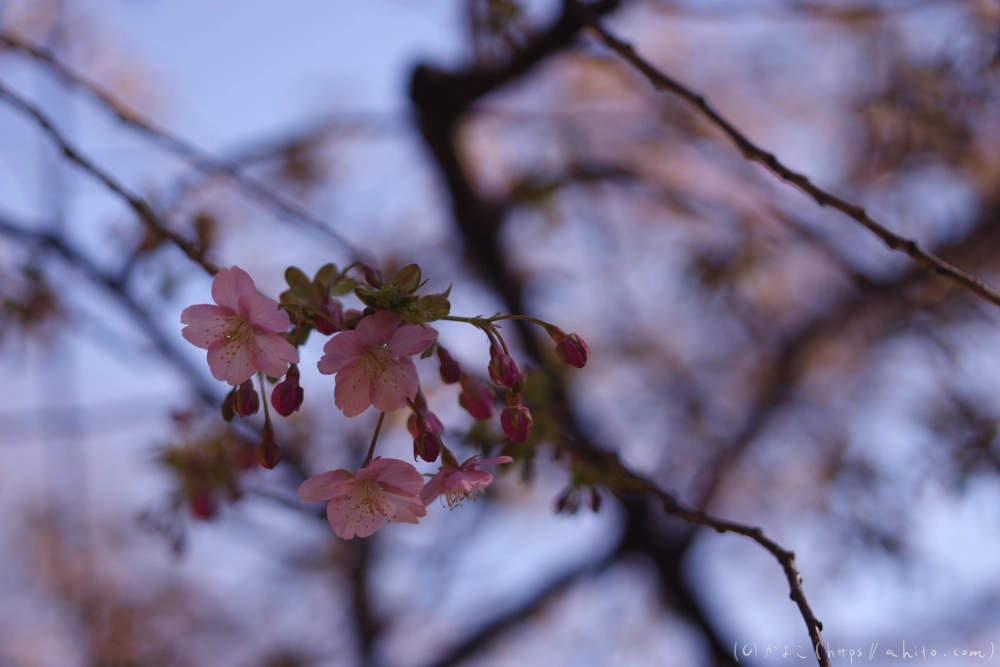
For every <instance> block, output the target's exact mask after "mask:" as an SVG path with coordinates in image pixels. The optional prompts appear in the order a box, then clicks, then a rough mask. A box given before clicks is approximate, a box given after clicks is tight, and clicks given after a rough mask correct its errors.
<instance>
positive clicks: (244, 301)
mask: <svg viewBox="0 0 1000 667" xmlns="http://www.w3.org/2000/svg"><path fill="white" fill-rule="evenodd" d="M238 305H239V308H238V309H237V312H238V313H239V315H240V317H242V318H243V319H245V320H246V321H247V322H249V323H250V324H252V325H254V326H255V327H260V328H261V329H266V330H267V331H275V332H277V333H281V332H283V331H288V328H289V327H291V326H292V321H291V320H290V319H288V313H287V312H285V311H284V310H281V309H280V308H278V302H277V301H275V300H274V299H268V298H267V297H266V296H263V295H262V294H257V293H256V292H254V293H252V294H244V295H243V296H241V297H240V298H239V301H238Z"/></svg>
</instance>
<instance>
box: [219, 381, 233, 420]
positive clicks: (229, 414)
mask: <svg viewBox="0 0 1000 667" xmlns="http://www.w3.org/2000/svg"><path fill="white" fill-rule="evenodd" d="M235 402H236V387H233V388H232V389H231V390H230V392H229V393H228V394H226V397H225V398H224V399H222V406H221V408H222V421H224V422H226V423H227V424H228V423H229V422H231V421H233V419H235V418H236V408H234V407H233V405H234V404H235Z"/></svg>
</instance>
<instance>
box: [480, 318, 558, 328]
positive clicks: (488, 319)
mask: <svg viewBox="0 0 1000 667" xmlns="http://www.w3.org/2000/svg"><path fill="white" fill-rule="evenodd" d="M486 320H487V321H488V322H497V321H499V320H524V321H525V322H531V323H532V324H537V325H538V326H540V327H545V328H548V327H550V326H552V325H551V324H549V323H548V322H543V321H542V320H539V319H537V318H534V317H528V316H527V315H495V316H493V317H487V318H486Z"/></svg>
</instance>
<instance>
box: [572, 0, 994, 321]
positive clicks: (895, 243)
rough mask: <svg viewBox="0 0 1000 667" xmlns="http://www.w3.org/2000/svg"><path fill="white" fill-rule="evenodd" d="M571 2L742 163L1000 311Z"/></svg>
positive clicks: (973, 286) (966, 279)
mask: <svg viewBox="0 0 1000 667" xmlns="http://www.w3.org/2000/svg"><path fill="white" fill-rule="evenodd" d="M570 1H571V2H572V5H573V7H574V8H575V11H576V12H577V14H578V15H579V16H580V20H581V21H583V22H584V23H586V24H587V25H588V26H590V27H591V28H592V29H593V30H594V31H595V32H596V33H597V34H598V35H599V36H600V38H601V40H602V41H603V42H604V43H605V44H606V45H607V47H608V48H609V49H611V50H612V51H614V52H615V53H617V54H618V55H620V56H621V57H622V58H624V59H625V60H626V61H627V62H628V63H629V64H630V65H632V66H633V67H634V68H635V69H636V70H638V71H639V72H640V73H641V74H642V75H643V76H644V77H645V78H646V79H647V80H648V81H649V82H650V83H651V84H652V85H653V87H654V88H656V89H657V90H665V91H667V92H670V93H673V94H674V95H677V96H678V97H680V98H682V99H683V100H685V101H686V102H688V103H689V104H691V105H692V106H694V107H695V108H696V109H698V111H699V112H700V113H701V114H702V115H703V116H705V118H707V119H708V120H709V121H710V122H711V123H712V124H713V125H715V126H716V127H718V128H719V129H721V130H722V131H723V132H725V133H726V135H728V136H729V138H730V139H731V140H732V142H733V143H734V144H736V147H737V148H738V149H739V150H740V152H741V153H742V154H743V157H744V158H746V159H747V160H750V161H751V162H759V163H760V164H762V165H764V167H766V168H767V169H768V170H769V171H770V172H771V173H773V174H775V175H776V176H778V177H780V178H781V179H782V180H784V181H787V182H789V183H792V184H793V185H795V186H797V187H798V188H799V189H800V190H802V191H803V192H805V193H806V194H807V195H809V196H810V197H812V198H813V200H815V201H816V203H817V204H819V205H820V206H829V207H831V208H834V209H836V210H838V211H840V212H841V213H843V214H844V215H846V216H848V217H850V218H852V219H854V220H856V221H857V222H858V223H859V224H861V225H862V226H863V227H865V228H866V229H867V230H868V231H870V232H871V233H872V234H874V235H875V236H877V237H879V238H880V239H882V242H883V243H885V244H886V245H887V246H888V247H889V248H890V249H891V250H895V251H897V252H901V253H903V254H905V255H907V256H909V257H910V258H911V259H912V260H913V261H915V262H916V263H917V264H919V265H920V266H922V267H923V268H925V269H927V270H928V271H931V272H933V273H936V274H938V275H940V276H944V277H945V278H948V279H949V280H951V281H953V282H955V283H958V284H959V285H961V286H962V287H964V288H965V289H967V290H969V291H970V292H972V293H974V294H976V295H978V296H980V297H982V298H983V299H985V300H987V301H989V302H990V303H992V304H993V305H995V306H1000V292H997V291H996V290H994V289H993V288H991V287H990V286H989V285H987V284H986V283H984V282H983V281H982V280H980V279H979V278H977V277H975V276H973V275H970V274H968V273H966V272H965V271H962V270H961V269H959V268H957V267H955V266H952V265H951V264H949V263H948V262H946V261H944V260H943V259H941V258H940V257H938V256H937V255H934V254H933V253H930V252H927V251H926V250H923V249H922V248H921V247H920V246H919V245H917V242H916V241H913V240H911V239H908V238H905V237H902V236H899V235H898V234H896V233H894V232H892V231H890V230H889V229H887V228H886V227H884V226H882V225H881V224H880V223H878V222H876V221H875V220H874V219H872V217H871V216H869V215H868V213H867V212H865V209H864V208H862V207H861V206H858V205H856V204H852V203H851V202H848V201H846V200H844V199H841V198H840V197H837V196H836V195H833V194H831V193H829V192H827V191H826V190H824V189H822V188H820V187H817V186H816V185H813V183H812V182H811V181H810V180H809V178H808V177H807V176H805V175H803V174H800V173H798V172H795V171H792V170H791V169H789V168H788V167H787V166H785V165H784V164H783V163H782V162H780V161H779V160H778V158H776V157H775V156H774V154H772V153H769V152H768V151H766V150H764V149H763V148H760V147H759V146H757V145H756V144H754V143H753V142H752V141H750V140H749V139H748V138H747V137H746V136H745V135H743V133H742V132H740V131H739V130H737V129H736V127H735V126H733V124H732V123H730V122H729V121H728V120H727V119H726V118H725V117H723V116H722V115H721V114H720V113H719V112H717V111H716V110H715V109H713V108H712V106H711V105H709V103H708V101H707V100H706V99H705V97H704V96H703V95H700V94H699V93H696V92H694V91H693V90H691V89H690V88H688V87H686V86H684V85H683V84H681V83H680V82H678V81H677V80H675V79H674V78H672V77H670V76H667V75H666V74H664V73H663V72H661V71H660V70H658V69H657V68H655V67H654V66H653V65H651V64H650V63H649V62H648V61H647V60H645V59H644V58H642V57H641V56H639V55H638V54H637V53H636V52H635V49H633V48H632V46H631V45H630V44H628V43H626V42H623V41H621V40H620V39H618V38H617V37H615V36H614V35H612V34H611V33H609V32H608V31H607V30H606V29H605V28H604V27H603V26H602V25H601V23H600V22H599V21H598V20H597V18H596V17H595V16H594V15H593V14H592V13H591V12H590V11H589V10H588V9H587V8H586V7H584V6H583V5H581V4H580V3H578V2H575V0H570Z"/></svg>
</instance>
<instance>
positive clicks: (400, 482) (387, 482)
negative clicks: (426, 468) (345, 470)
mask: <svg viewBox="0 0 1000 667" xmlns="http://www.w3.org/2000/svg"><path fill="white" fill-rule="evenodd" d="M358 477H362V478H363V479H370V480H372V481H374V482H375V483H376V484H378V485H379V486H381V487H382V488H383V489H389V490H390V491H392V492H393V493H396V494H397V495H410V496H416V495H417V494H419V493H420V490H421V489H423V488H424V476H423V475H421V474H420V473H419V472H418V471H417V469H416V468H414V467H413V466H412V465H411V464H409V463H407V462H406V461H400V460H399V459H375V460H374V461H372V462H371V463H369V464H368V466H367V467H365V468H362V469H361V470H358Z"/></svg>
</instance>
